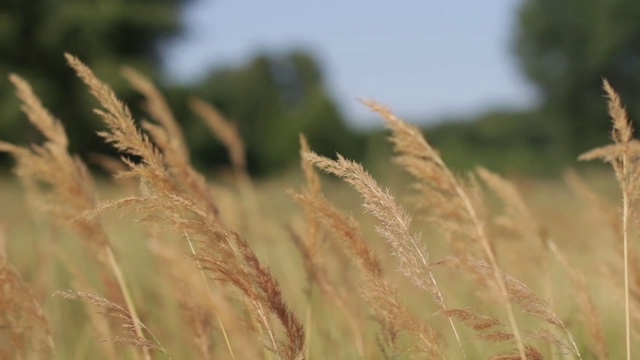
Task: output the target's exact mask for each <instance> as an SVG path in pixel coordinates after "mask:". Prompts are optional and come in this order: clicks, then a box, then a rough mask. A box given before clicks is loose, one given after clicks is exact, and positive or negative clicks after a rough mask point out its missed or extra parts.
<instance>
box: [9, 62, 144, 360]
mask: <svg viewBox="0 0 640 360" xmlns="http://www.w3.org/2000/svg"><path fill="white" fill-rule="evenodd" d="M10 80H11V82H12V83H13V84H14V85H15V86H16V89H17V95H18V97H19V98H20V99H21V100H22V102H23V104H24V105H23V106H22V110H23V112H24V113H25V114H26V115H27V118H28V119H29V121H30V122H31V123H32V124H33V125H34V126H36V127H37V128H38V130H40V132H41V133H42V134H43V135H44V136H45V138H46V142H45V144H44V145H42V146H37V145H33V146H32V147H31V149H28V148H23V147H19V146H15V145H12V144H8V143H5V142H0V151H7V152H10V153H11V154H12V155H13V156H14V157H15V158H16V161H17V167H16V173H17V174H18V176H19V177H20V178H22V179H24V182H25V183H27V184H37V183H43V184H46V185H48V186H49V187H50V191H49V195H50V196H49V198H48V199H47V202H46V203H45V204H43V205H42V206H43V207H44V208H45V209H47V210H48V211H50V212H51V213H53V214H54V215H55V217H56V218H58V219H60V220H61V221H62V222H63V223H65V224H66V225H68V226H70V227H71V228H72V229H74V230H75V231H76V232H78V233H79V234H80V235H81V236H82V237H83V238H84V239H86V241H87V242H88V244H89V245H90V246H92V247H94V248H95V249H97V250H98V253H99V255H98V256H99V259H100V260H101V261H102V262H103V263H104V264H105V265H106V266H107V267H108V268H109V269H110V271H111V273H112V275H113V276H114V277H115V278H116V281H117V283H118V285H119V287H120V290H121V293H122V296H123V297H124V300H125V302H126V306H127V308H128V311H129V313H130V314H131V316H132V317H133V325H134V328H135V330H136V334H137V336H138V337H140V338H144V334H143V332H142V329H141V328H140V327H139V326H138V324H139V323H140V321H139V319H138V315H137V312H136V309H135V306H134V303H133V299H132V297H131V295H130V291H129V289H128V287H127V285H126V281H125V279H124V276H123V274H122V270H121V269H120V266H119V264H118V262H117V261H116V259H115V255H114V253H113V250H112V247H111V244H110V242H109V238H108V236H107V234H106V232H105V230H104V228H103V227H102V225H101V224H100V223H99V221H97V220H96V219H92V220H90V221H83V222H73V221H72V220H73V219H75V218H76V217H77V216H78V215H79V214H81V213H82V212H83V211H87V210H92V209H93V208H94V207H95V206H96V192H95V186H94V184H93V181H92V179H91V176H90V174H89V171H88V170H87V168H86V166H85V165H84V163H83V162H82V161H81V160H80V159H79V158H78V157H72V156H71V155H70V154H69V153H68V151H67V147H68V140H67V136H66V134H65V131H64V127H63V126H62V124H61V123H60V121H59V120H57V119H55V118H54V117H53V116H52V115H51V114H50V113H49V112H48V111H47V109H46V108H45V107H44V106H43V105H42V103H41V102H40V100H39V99H38V97H37V96H36V95H35V94H34V93H33V91H32V89H31V87H30V86H29V84H28V83H27V82H26V81H25V80H24V79H22V78H20V77H19V76H17V75H11V76H10ZM28 186H29V187H32V188H35V187H36V186H34V185H28ZM142 351H143V355H144V357H145V358H146V359H149V360H150V359H151V356H150V354H149V352H148V348H142Z"/></svg>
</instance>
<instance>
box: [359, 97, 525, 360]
mask: <svg viewBox="0 0 640 360" xmlns="http://www.w3.org/2000/svg"><path fill="white" fill-rule="evenodd" d="M363 102H364V103H365V105H367V106H368V107H369V108H370V109H371V110H373V111H375V112H377V113H378V114H380V115H381V116H382V118H383V119H384V120H385V124H386V126H387V127H388V128H389V129H390V130H391V132H392V136H391V138H390V139H391V142H392V143H393V145H394V151H395V152H396V154H397V155H396V157H395V161H396V162H397V163H398V164H399V165H400V166H401V167H402V168H404V169H405V170H407V171H408V172H409V173H410V174H412V175H413V176H414V177H415V178H416V179H417V180H418V181H419V182H420V183H419V184H418V185H417V186H418V188H419V189H420V190H421V191H422V192H423V195H424V197H425V200H424V201H426V202H429V201H430V200H431V198H432V197H434V198H435V200H436V201H435V202H434V203H433V205H434V206H435V207H438V206H441V207H442V209H444V210H442V212H441V215H445V218H444V219H440V220H439V222H440V223H441V226H442V227H443V229H444V231H445V233H450V232H457V233H460V234H463V235H466V238H467V239H471V240H472V241H474V242H477V243H478V245H479V246H480V248H481V249H482V252H483V253H484V256H485V257H486V259H487V260H488V262H489V264H490V265H491V267H492V268H493V275H494V278H495V282H496V284H497V286H498V290H499V291H498V293H499V296H500V297H501V298H502V301H503V303H504V306H505V308H506V312H507V317H508V318H509V324H510V326H511V329H512V331H513V334H514V336H515V340H516V345H517V347H518V353H519V355H520V357H521V359H522V360H526V347H525V344H524V342H523V340H522V337H521V335H520V331H519V328H518V323H517V322H516V318H515V314H514V311H513V307H512V306H511V301H510V298H509V294H508V291H507V286H506V284H505V281H504V279H503V278H502V276H501V275H500V274H501V271H500V267H499V265H498V261H497V259H496V256H495V254H494V250H493V248H492V246H491V243H490V241H489V238H488V237H487V235H486V233H485V227H484V224H483V221H482V219H481V217H480V214H479V212H478V209H477V208H476V206H474V202H473V193H472V192H470V191H469V190H466V189H465V187H464V186H463V185H462V184H461V182H460V181H459V180H458V178H457V177H456V176H455V175H454V174H453V172H452V171H451V170H450V169H449V167H448V166H447V165H446V164H445V162H444V161H443V160H442V158H441V157H440V154H438V152H437V151H436V150H435V149H434V148H433V147H432V146H431V145H430V144H429V143H428V142H427V141H426V140H425V138H424V137H423V136H422V133H421V132H420V130H419V129H418V128H416V127H415V126H412V125H409V124H407V123H406V122H404V121H402V120H401V119H399V118H398V117H397V116H395V115H394V114H393V113H392V112H391V111H390V110H389V109H387V108H385V107H384V106H382V105H380V104H378V103H376V102H375V101H371V100H365V101H363ZM427 199H429V200H427ZM447 213H449V214H451V215H453V216H452V217H451V220H447V219H446V217H450V216H451V215H448V216H447Z"/></svg>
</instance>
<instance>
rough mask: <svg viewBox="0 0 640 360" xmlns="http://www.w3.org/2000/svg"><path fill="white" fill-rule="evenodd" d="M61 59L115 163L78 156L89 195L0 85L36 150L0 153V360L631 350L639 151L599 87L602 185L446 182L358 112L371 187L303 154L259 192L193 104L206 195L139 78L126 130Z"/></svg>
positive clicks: (470, 176)
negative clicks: (605, 131) (371, 142)
mask: <svg viewBox="0 0 640 360" xmlns="http://www.w3.org/2000/svg"><path fill="white" fill-rule="evenodd" d="M67 60H68V62H69V64H70V66H71V67H72V68H73V69H74V70H75V71H76V72H77V74H78V76H79V80H78V81H83V82H84V83H85V84H86V85H87V91H88V92H90V93H91V94H92V95H93V96H94V97H95V98H96V104H97V108H98V110H96V116H99V117H100V118H101V119H102V120H103V121H104V124H105V130H104V131H103V132H101V133H100V136H101V137H102V138H104V140H105V141H107V142H108V143H110V144H111V145H113V146H114V147H115V148H116V149H117V150H118V151H119V152H120V154H121V158H120V159H116V158H107V157H95V158H93V161H94V162H95V163H97V164H99V165H100V166H102V167H103V168H104V169H105V171H107V172H109V173H112V174H113V176H112V177H103V176H97V177H96V176H94V175H93V174H92V173H91V172H90V171H89V170H88V168H87V166H86V164H85V163H84V162H83V161H82V160H81V159H80V158H79V157H77V156H75V155H73V154H69V152H68V145H69V144H68V140H67V137H66V135H65V129H64V127H63V125H62V123H64V119H61V121H60V120H58V119H56V118H55V114H53V115H52V114H50V113H49V112H48V111H47V110H46V108H45V105H46V104H45V105H43V104H42V103H41V102H40V100H39V99H38V97H37V94H35V93H34V92H33V90H32V89H31V87H30V86H29V84H28V83H27V82H25V81H24V80H23V79H22V78H20V77H19V76H17V75H12V76H11V78H10V80H11V81H12V82H13V84H14V85H15V87H16V94H17V96H18V97H19V98H20V99H21V101H22V102H23V108H22V109H23V111H24V113H25V121H27V120H28V121H30V122H31V123H32V124H33V125H34V126H35V127H36V128H37V129H38V130H39V131H40V132H41V133H42V135H43V138H44V141H43V142H42V143H40V144H28V145H27V144H19V145H16V144H10V143H6V142H0V151H4V152H8V153H10V154H11V155H12V156H13V157H14V158H15V171H14V172H15V175H16V176H15V177H4V178H2V179H0V204H2V206H0V225H1V230H2V231H0V245H1V247H0V250H1V252H0V253H1V255H2V257H1V266H0V284H2V292H0V310H1V312H0V314H1V315H0V316H1V319H2V320H1V324H2V326H0V334H1V335H0V358H2V359H52V358H58V359H123V358H126V359H163V358H167V359H413V358H417V359H480V358H489V359H495V360H508V359H624V358H627V359H631V358H633V355H636V354H638V353H639V352H640V348H639V347H638V346H637V344H638V343H640V332H639V330H640V328H639V327H638V321H639V320H640V262H639V260H638V259H640V252H638V248H637V225H638V222H637V221H636V220H637V216H636V213H635V209H636V206H635V205H636V200H637V197H638V193H639V191H638V190H639V189H638V186H639V184H640V181H639V179H638V177H639V175H640V167H639V166H638V149H640V147H638V146H637V142H636V141H635V140H633V138H632V133H633V130H632V128H631V124H630V122H629V120H628V119H627V116H626V112H625V111H624V108H623V106H622V104H621V103H620V100H619V98H618V96H617V95H616V93H615V91H614V89H612V88H611V87H610V86H609V85H608V84H607V83H606V82H605V84H604V91H605V92H606V93H607V95H608V97H609V99H608V101H609V111H610V114H611V118H612V119H613V132H612V134H613V136H612V138H613V143H612V144H611V145H607V146H604V147H602V148H598V149H594V150H592V151H590V152H587V153H585V154H584V155H583V156H582V157H581V158H582V160H598V159H601V160H604V161H605V162H608V163H610V164H611V165H612V168H613V170H608V171H604V170H603V169H601V168H595V170H592V171H589V172H585V173H577V172H575V171H572V170H567V171H566V172H565V174H564V177H563V178H562V179H536V178H526V177H513V178H509V179H507V178H505V177H502V176H500V175H498V174H495V173H493V172H491V171H489V170H487V169H485V168H482V167H480V166H479V167H477V168H476V169H474V170H473V171H470V172H467V173H457V172H455V171H452V170H451V169H450V168H449V167H448V166H447V164H446V163H444V161H443V160H442V158H441V157H440V154H439V153H438V151H437V149H434V148H432V147H431V146H430V145H429V143H428V139H425V138H424V137H423V135H422V133H421V131H420V130H419V129H417V128H416V127H414V126H412V125H410V124H408V123H406V122H404V121H403V120H401V119H399V118H397V117H396V116H395V115H394V114H393V113H392V112H391V111H390V110H389V109H387V108H386V107H384V106H382V105H380V104H378V103H376V102H374V101H370V100H364V101H363V106H368V107H369V108H371V110H372V111H374V112H376V113H378V114H379V116H380V118H381V119H382V120H381V121H384V123H385V125H386V126H387V128H388V131H389V146H390V148H392V149H393V150H392V154H393V155H392V158H390V159H381V160H380V161H381V162H383V164H384V165H381V166H380V167H379V168H378V169H377V171H375V172H374V174H375V177H374V176H372V175H371V174H370V173H369V172H368V171H367V170H366V169H364V168H363V167H362V166H361V165H360V164H357V163H355V162H352V161H350V160H348V159H345V158H343V157H341V156H339V155H337V156H336V157H334V158H327V157H323V156H320V155H317V154H315V153H314V152H313V149H310V148H309V146H308V144H307V142H306V140H305V138H304V136H303V135H301V137H300V168H299V169H296V170H292V171H290V172H287V173H286V174H283V175H280V176H277V177H273V178H269V179H262V180H259V181H256V180H254V179H251V177H250V176H249V175H248V172H247V170H246V161H245V158H244V151H243V144H242V139H241V137H240V136H239V135H238V132H237V130H236V128H235V127H234V125H233V123H232V122H230V121H228V120H226V119H225V118H224V117H223V115H222V114H220V113H219V112H218V111H217V110H216V109H215V108H214V107H213V106H212V105H210V104H207V103H204V102H202V101H200V100H198V99H192V101H191V102H190V106H191V108H192V109H193V111H194V112H195V113H197V114H198V115H200V116H201V117H202V119H203V121H205V122H206V123H207V125H208V126H209V127H210V128H211V130H212V136H215V137H217V138H218V139H219V141H221V142H222V143H223V144H224V145H225V146H226V148H227V149H228V152H229V158H230V167H229V169H228V171H223V172H220V173H215V174H207V176H206V177H205V176H204V175H203V174H201V173H199V172H198V171H197V170H196V169H194V168H193V166H192V165H191V163H190V160H189V154H188V151H187V146H186V144H187V143H188V139H184V138H183V135H182V132H181V130H180V127H179V126H178V122H177V121H176V120H175V119H174V118H173V116H172V115H171V111H170V109H169V108H168V107H167V105H166V102H165V101H164V99H163V97H162V94H160V93H159V92H158V91H157V90H156V89H155V87H154V86H153V84H152V83H151V81H149V79H146V78H145V77H143V76H142V75H140V74H138V73H137V72H136V71H134V70H132V69H128V68H127V69H124V70H123V76H124V77H125V78H126V79H127V80H128V81H129V82H130V84H131V86H132V87H133V88H135V89H136V90H137V91H139V92H140V93H141V94H142V95H143V96H144V98H145V102H144V104H142V107H143V109H144V110H145V111H146V112H147V114H148V115H149V119H151V120H148V121H147V120H139V119H133V118H132V116H131V113H130V111H129V109H128V108H127V105H125V104H123V103H122V102H120V101H119V100H118V98H117V95H116V94H114V93H113V91H111V89H110V87H109V85H108V84H107V82H103V81H102V80H100V79H98V78H96V77H95V75H94V74H93V73H92V71H91V69H89V68H88V67H86V66H85V65H84V64H83V63H82V62H81V61H80V60H79V59H77V58H75V57H73V56H70V55H67ZM132 105H133V106H135V105H137V104H132ZM603 106H607V105H606V103H604V102H603ZM602 121H607V119H602ZM0 133H1V129H0ZM390 153H391V152H390ZM636 356H637V355H636Z"/></svg>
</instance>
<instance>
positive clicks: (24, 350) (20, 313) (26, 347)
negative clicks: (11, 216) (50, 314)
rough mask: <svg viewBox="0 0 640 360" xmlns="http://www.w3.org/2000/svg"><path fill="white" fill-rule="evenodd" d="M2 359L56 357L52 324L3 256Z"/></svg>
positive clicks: (0, 277) (0, 267)
mask: <svg viewBox="0 0 640 360" xmlns="http://www.w3.org/2000/svg"><path fill="white" fill-rule="evenodd" d="M0 324H1V326H0V338H2V339H3V340H2V342H0V357H2V358H6V359H26V358H30V356H33V355H34V354H39V355H40V356H42V357H43V358H55V346H54V343H53V338H52V335H51V330H50V326H49V322H48V321H47V319H46V318H45V316H44V315H43V313H42V309H41V308H40V305H39V304H38V302H37V301H36V299H35V297H34V295H33V293H32V291H31V289H30V288H29V286H28V285H27V284H26V283H25V281H24V280H23V279H22V277H21V276H20V274H19V273H18V271H17V270H16V269H15V268H14V267H13V266H12V265H11V264H10V263H9V261H8V260H7V258H6V257H5V256H4V255H3V256H0Z"/></svg>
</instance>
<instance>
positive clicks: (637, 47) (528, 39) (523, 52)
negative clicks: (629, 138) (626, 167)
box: [514, 0, 640, 155]
mask: <svg viewBox="0 0 640 360" xmlns="http://www.w3.org/2000/svg"><path fill="white" fill-rule="evenodd" d="M518 16H519V17H518V27H517V36H516V37H515V39H514V50H515V54H516V56H517V58H518V60H519V62H520V65H521V68H522V70H523V72H524V73H525V74H526V76H527V77H528V78H529V80H531V81H532V82H533V83H534V84H535V85H536V86H537V88H538V90H539V95H540V97H541V100H542V104H541V105H542V106H543V108H544V109H545V111H546V112H547V113H549V114H551V115H552V117H551V118H550V120H553V121H560V125H561V127H559V128H558V130H559V131H561V135H562V136H563V137H564V138H565V139H566V141H567V142H568V144H569V146H570V150H571V152H572V154H573V155H576V154H578V153H581V152H583V151H586V150H588V149H590V148H593V147H594V146H599V145H602V144H604V143H606V142H607V141H608V139H607V137H606V136H607V135H606V134H608V133H609V127H610V125H609V122H608V121H606V119H607V118H608V117H607V114H606V106H604V105H603V101H602V97H603V91H602V78H607V79H609V81H610V82H611V84H612V85H613V87H614V88H615V89H616V90H617V91H618V92H619V93H620V94H621V96H622V98H623V101H624V102H625V103H626V104H629V105H630V106H631V108H630V109H629V110H630V115H631V118H636V119H637V118H638V116H639V115H640V106H639V105H633V104H640V102H638V101H637V99H638V98H640V22H638V19H639V18H640V2H638V1H636V0H596V1H582V0H562V1H557V0H526V1H524V2H523V4H522V6H521V8H520V10H519V14H518ZM625 100H626V101H625ZM544 120H545V119H540V121H544Z"/></svg>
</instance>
